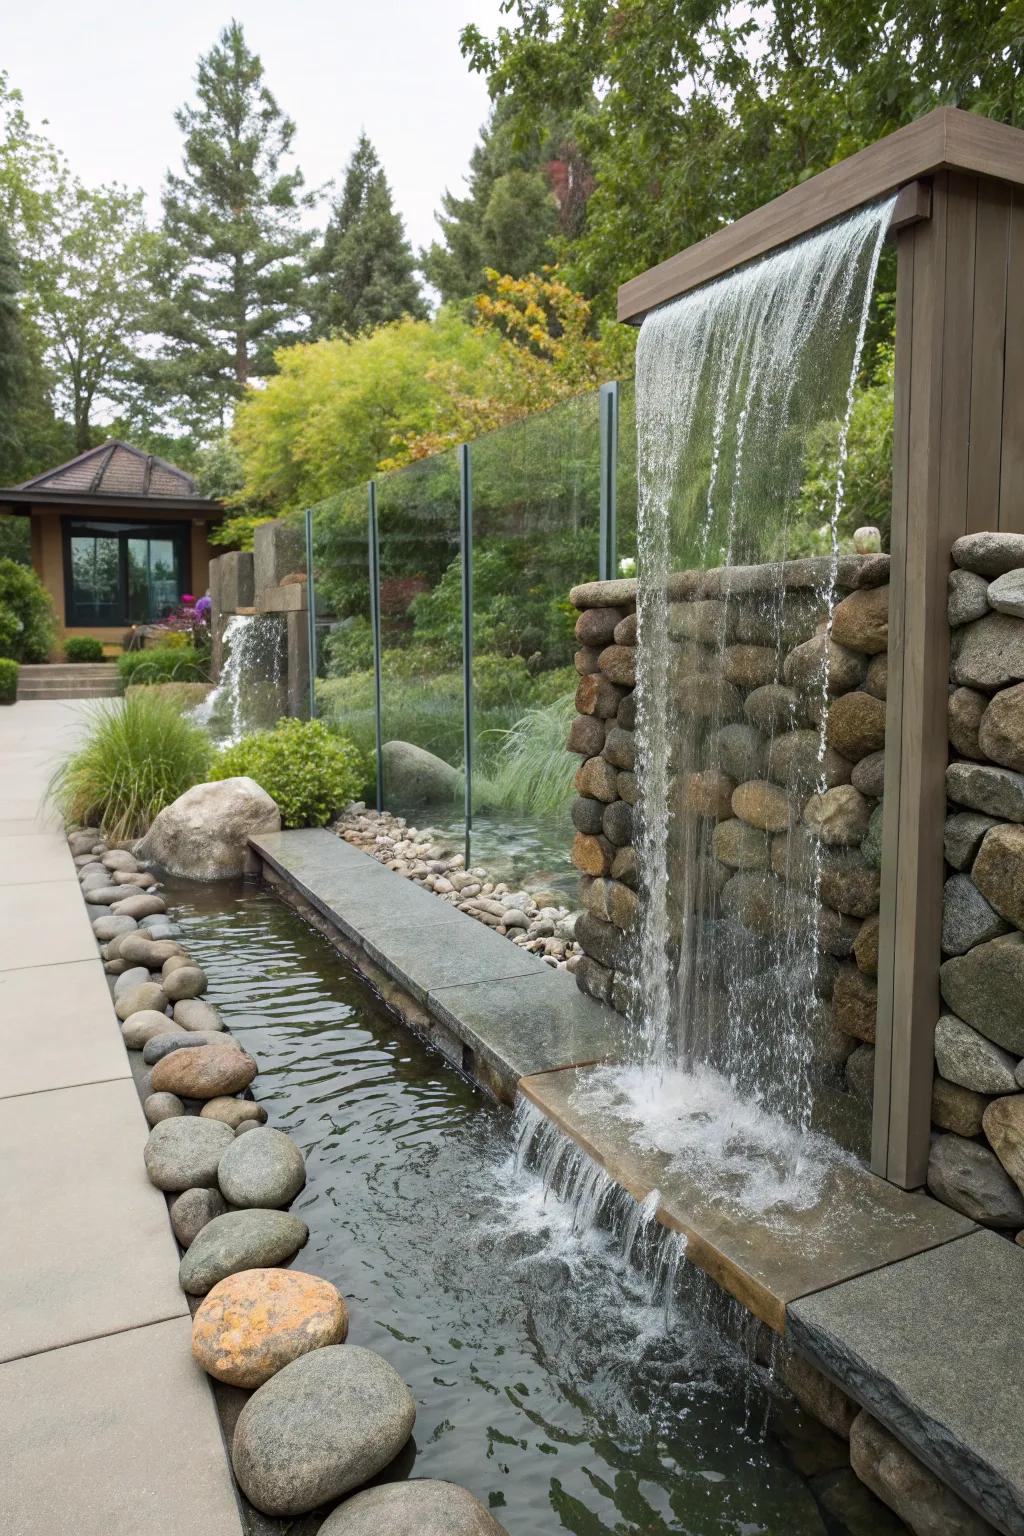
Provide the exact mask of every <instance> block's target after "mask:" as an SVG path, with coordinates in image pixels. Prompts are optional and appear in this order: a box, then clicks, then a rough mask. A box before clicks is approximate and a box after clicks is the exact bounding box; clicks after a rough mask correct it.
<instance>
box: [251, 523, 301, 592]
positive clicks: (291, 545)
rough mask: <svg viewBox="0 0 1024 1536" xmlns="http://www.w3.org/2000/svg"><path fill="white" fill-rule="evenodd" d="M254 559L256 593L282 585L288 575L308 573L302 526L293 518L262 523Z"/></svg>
mask: <svg viewBox="0 0 1024 1536" xmlns="http://www.w3.org/2000/svg"><path fill="white" fill-rule="evenodd" d="M253 561H254V574H255V582H256V591H257V592H266V591H268V590H269V589H270V588H271V587H280V586H282V585H283V584H284V581H285V578H286V577H288V576H291V577H293V578H294V577H297V576H303V575H305V571H306V536H305V530H304V529H303V527H302V525H301V524H300V523H296V522H293V521H291V520H290V519H278V520H276V521H274V522H272V523H261V524H260V525H259V527H258V528H257V529H256V531H255V534H254V535H253Z"/></svg>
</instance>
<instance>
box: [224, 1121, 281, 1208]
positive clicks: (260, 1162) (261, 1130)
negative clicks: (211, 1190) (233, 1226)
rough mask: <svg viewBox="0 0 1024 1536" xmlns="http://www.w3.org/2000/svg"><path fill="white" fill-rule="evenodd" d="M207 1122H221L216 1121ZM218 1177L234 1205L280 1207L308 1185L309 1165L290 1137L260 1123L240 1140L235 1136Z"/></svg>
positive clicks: (227, 1197)
mask: <svg viewBox="0 0 1024 1536" xmlns="http://www.w3.org/2000/svg"><path fill="white" fill-rule="evenodd" d="M206 1123H207V1124H209V1125H219V1124H221V1122H220V1121H217V1120H209V1121H207V1122H206ZM224 1129H225V1130H227V1129H228V1127H227V1126H224ZM217 1178H218V1182H219V1184H220V1189H221V1193H222V1194H223V1196H224V1198H225V1200H227V1201H229V1202H230V1204H231V1205H239V1206H261V1207H266V1208H269V1209H279V1208H280V1207H282V1206H286V1205H289V1204H290V1203H291V1201H292V1200H294V1199H295V1196H296V1195H297V1194H298V1193H299V1191H300V1190H301V1189H302V1188H303V1186H304V1185H305V1182H306V1165H305V1163H304V1161H303V1157H302V1153H301V1152H300V1150H299V1148H298V1147H297V1146H296V1145H295V1143H294V1141H292V1139H291V1137H290V1136H287V1135H285V1133H284V1132H283V1131H275V1130H273V1129H271V1127H269V1126H263V1125H261V1126H258V1127H257V1128H256V1129H255V1130H254V1131H252V1132H251V1133H250V1134H249V1135H247V1136H242V1137H240V1138H239V1139H238V1140H237V1141H236V1140H234V1138H233V1137H232V1139H231V1144H230V1145H229V1146H228V1147H227V1148H226V1149H225V1151H224V1154H223V1156H222V1157H221V1159H220V1165H219V1167H218V1170H217Z"/></svg>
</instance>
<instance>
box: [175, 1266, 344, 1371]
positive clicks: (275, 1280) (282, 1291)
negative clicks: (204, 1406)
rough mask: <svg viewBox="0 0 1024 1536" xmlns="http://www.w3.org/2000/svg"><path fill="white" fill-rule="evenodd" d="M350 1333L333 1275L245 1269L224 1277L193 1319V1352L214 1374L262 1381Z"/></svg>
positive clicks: (342, 1340)
mask: <svg viewBox="0 0 1024 1536" xmlns="http://www.w3.org/2000/svg"><path fill="white" fill-rule="evenodd" d="M347 1333H348V1309H347V1307H346V1306H345V1301H344V1298H343V1297H342V1295H341V1293H340V1292H339V1291H338V1290H337V1289H336V1287H335V1286H333V1285H331V1283H330V1281H328V1280H321V1279H320V1278H319V1277H318V1276H316V1275H307V1274H303V1273H301V1272H300V1271H298V1270H288V1269H243V1270H241V1271H240V1272H239V1273H238V1274H236V1275H229V1276H228V1277H227V1279H226V1280H221V1281H220V1282H219V1283H218V1284H217V1285H215V1286H214V1287H213V1289H212V1290H211V1291H210V1292H209V1294H208V1295H207V1297H206V1299H205V1301H204V1302H203V1303H202V1305H201V1306H200V1308H199V1310H198V1311H197V1312H196V1315H195V1318H194V1320H193V1323H192V1353H193V1355H194V1356H195V1358H196V1359H197V1360H198V1362H199V1364H200V1365H201V1366H202V1367H203V1370H204V1371H208V1372H209V1374H210V1375H211V1376H215V1377H216V1378H217V1380H218V1381H226V1382H228V1383H229V1384H230V1385H231V1386H233V1387H259V1386H262V1384H263V1382H265V1381H269V1379H270V1377H271V1376H273V1375H274V1374H275V1372H277V1371H279V1370H281V1368H282V1367H283V1366H285V1365H288V1364H289V1362H290V1361H292V1360H297V1359H298V1358H299V1356H300V1355H306V1354H309V1352H310V1351H311V1350H314V1349H322V1348H323V1347H324V1345H325V1344H341V1343H343V1342H344V1339H345V1336H346V1335H347Z"/></svg>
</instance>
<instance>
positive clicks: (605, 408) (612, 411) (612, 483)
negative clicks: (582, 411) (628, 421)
mask: <svg viewBox="0 0 1024 1536" xmlns="http://www.w3.org/2000/svg"><path fill="white" fill-rule="evenodd" d="M597 403H598V411H599V413H600V423H601V435H600V453H601V475H600V496H601V528H600V535H599V537H600V545H599V548H598V555H597V575H598V580H599V581H611V580H612V579H613V577H614V576H615V571H616V560H617V556H618V549H617V542H618V540H617V531H616V527H615V514H616V506H615V497H616V479H617V471H618V464H619V381H618V379H613V380H612V381H611V383H610V384H602V385H601V389H600V392H599V394H598V402H597Z"/></svg>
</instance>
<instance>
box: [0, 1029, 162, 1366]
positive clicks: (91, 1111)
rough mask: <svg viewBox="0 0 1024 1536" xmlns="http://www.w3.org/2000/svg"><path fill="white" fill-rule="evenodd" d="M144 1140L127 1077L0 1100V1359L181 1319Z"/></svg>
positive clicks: (159, 1200) (132, 1087)
mask: <svg viewBox="0 0 1024 1536" xmlns="http://www.w3.org/2000/svg"><path fill="white" fill-rule="evenodd" d="M114 1029H115V1026H114V1024H113V1021H111V1030H112V1031H113V1030H114ZM147 1134H148V1133H147V1127H146V1122H145V1119H144V1118H143V1115H142V1110H141V1106H140V1104H139V1098H138V1094H137V1093H136V1092H135V1085H134V1084H133V1083H132V1081H131V1079H130V1078H127V1077H125V1078H122V1079H120V1080H118V1081H117V1082H112V1083H91V1084H88V1085H86V1086H84V1087H80V1088H63V1089H59V1090H57V1091H55V1092H50V1093H29V1094H24V1095H23V1096H22V1097H20V1098H14V1099H4V1100H3V1103H2V1108H0V1168H2V1169H3V1179H2V1180H0V1231H2V1232H3V1234H4V1247H5V1253H6V1258H5V1262H4V1268H3V1276H2V1278H0V1289H2V1295H3V1307H2V1309H0V1360H10V1359H12V1358H13V1357H15V1356H17V1355H26V1354H32V1353H34V1352H35V1351H37V1350H41V1349H54V1348H56V1347H57V1346H58V1345H61V1344H71V1343H76V1342H77V1341H79V1340H81V1339H89V1338H95V1337H96V1336H97V1335H98V1334H103V1333H113V1332H114V1331H116V1330H121V1329H123V1328H137V1327H138V1326H139V1325H140V1324H142V1323H153V1322H158V1321H161V1320H163V1319H164V1318H168V1317H181V1316H183V1315H184V1314H186V1313H187V1311H188V1307H187V1304H186V1302H185V1298H184V1297H183V1295H182V1294H181V1291H180V1290H179V1288H178V1283H177V1278H176V1277H177V1268H178V1255H177V1251H176V1249H175V1245H174V1239H173V1236H172V1233H171V1228H170V1222H169V1221H168V1217H167V1209H166V1205H165V1202H164V1201H163V1199H162V1198H161V1197H160V1196H159V1195H158V1194H157V1192H156V1190H155V1189H154V1188H153V1187H152V1185H151V1184H150V1183H149V1181H148V1180H147V1178H146V1175H145V1171H144V1168H143V1163H142V1149H143V1146H144V1145H145V1141H146V1136H147ZM15 1259H16V1262H13V1261H14V1260H15ZM2 1381H3V1378H2V1374H0V1388H2Z"/></svg>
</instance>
